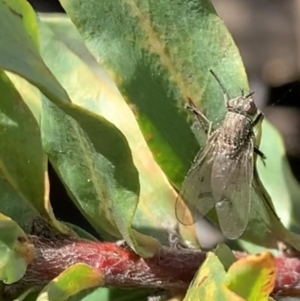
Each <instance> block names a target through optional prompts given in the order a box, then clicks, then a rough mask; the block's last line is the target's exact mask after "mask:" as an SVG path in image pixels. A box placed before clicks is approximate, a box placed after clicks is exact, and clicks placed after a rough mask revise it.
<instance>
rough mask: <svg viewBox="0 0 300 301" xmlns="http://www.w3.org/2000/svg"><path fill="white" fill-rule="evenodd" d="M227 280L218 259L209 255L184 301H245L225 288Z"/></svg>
mask: <svg viewBox="0 0 300 301" xmlns="http://www.w3.org/2000/svg"><path fill="white" fill-rule="evenodd" d="M225 278H226V272H225V269H224V266H223V265H222V263H221V262H220V261H219V259H218V257H217V256H216V255H215V254H213V253H208V254H207V258H206V260H205V261H204V263H203V264H202V265H201V268H200V270H199V271H198V272H197V274H196V276H195V278H194V280H193V281H192V283H191V285H190V287H189V289H188V291H187V294H186V296H185V298H184V300H183V301H197V300H218V301H229V300H230V301H244V299H242V298H240V297H239V296H237V295H235V294H234V293H232V292H230V291H229V290H228V289H227V288H226V287H225V286H224V281H225Z"/></svg>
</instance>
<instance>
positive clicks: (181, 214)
mask: <svg viewBox="0 0 300 301" xmlns="http://www.w3.org/2000/svg"><path fill="white" fill-rule="evenodd" d="M212 151H213V148H212V145H211V144H210V143H208V144H207V145H206V147H205V148H204V150H203V152H200V153H199V154H198V155H197V156H196V158H195V160H194V164H193V165H192V167H191V169H190V170H189V172H188V174H187V176H186V177H185V179H184V181H183V183H182V186H181V190H180V193H179V195H178V197H177V200H176V205H175V213H176V218H177V220H178V221H179V222H180V223H181V224H183V225H186V226H188V225H192V224H193V223H195V222H197V220H198V219H200V218H203V216H205V215H206V214H207V213H208V211H209V210H211V209H212V208H213V207H214V205H215V202H214V199H213V196H212V191H211V173H212V164H213V160H211V158H212Z"/></svg>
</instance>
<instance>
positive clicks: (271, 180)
mask: <svg viewBox="0 0 300 301" xmlns="http://www.w3.org/2000/svg"><path fill="white" fill-rule="evenodd" d="M262 135H263V136H262V143H261V145H260V150H261V151H262V152H263V153H264V154H265V155H266V157H267V160H266V166H264V165H263V163H262V162H261V161H260V160H259V161H258V164H257V167H258V171H259V175H260V179H261V181H262V183H263V184H264V186H265V187H266V189H267V191H268V193H269V194H270V196H271V198H272V201H273V204H274V206H275V209H276V212H277V213H278V215H279V216H280V219H281V221H282V223H283V224H284V225H285V226H287V227H293V226H294V227H295V226H296V228H297V229H299V218H298V216H299V214H300V207H299V205H298V203H299V202H298V198H299V194H300V185H299V183H298V182H297V180H296V179H295V177H294V176H293V174H292V172H291V169H290V166H289V163H288V161H287V158H286V154H285V149H284V143H283V140H282V137H280V136H279V134H278V131H277V130H275V128H274V127H272V126H271V125H270V124H269V123H264V125H263V131H262ZM279 183H280V185H278V184H279Z"/></svg>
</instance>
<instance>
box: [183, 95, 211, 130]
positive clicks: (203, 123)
mask: <svg viewBox="0 0 300 301" xmlns="http://www.w3.org/2000/svg"><path fill="white" fill-rule="evenodd" d="M185 108H186V109H188V110H189V111H191V112H192V113H193V114H194V115H195V116H196V118H197V120H198V122H199V124H200V126H201V128H202V129H203V130H204V132H205V133H206V134H207V136H210V134H211V130H212V122H210V121H209V120H208V119H207V118H206V117H205V116H204V114H203V113H201V112H200V111H199V110H198V109H197V108H196V106H195V104H194V102H193V101H192V99H191V98H189V97H188V104H187V105H186V106H185Z"/></svg>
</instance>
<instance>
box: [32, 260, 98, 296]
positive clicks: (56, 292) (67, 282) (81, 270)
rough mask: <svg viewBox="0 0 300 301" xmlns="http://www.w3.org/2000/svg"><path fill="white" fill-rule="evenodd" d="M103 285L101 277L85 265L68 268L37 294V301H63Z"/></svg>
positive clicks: (79, 264)
mask: <svg viewBox="0 0 300 301" xmlns="http://www.w3.org/2000/svg"><path fill="white" fill-rule="evenodd" d="M102 284H103V275H101V274H100V273H99V272H97V271H95V270H93V269H92V268H91V267H89V266H88V265H86V264H81V263H78V264H76V265H73V266H71V267H69V268H68V269H67V270H65V271H64V272H62V273H61V274H60V275H59V276H57V277H56V278H55V279H53V280H52V281H51V282H50V283H49V284H48V285H47V286H46V287H45V288H44V289H43V290H42V291H41V293H40V294H39V296H38V298H37V301H64V300H67V299H68V298H69V297H70V296H73V295H76V294H77V293H78V292H80V291H82V290H85V289H89V288H92V287H95V286H100V285H102Z"/></svg>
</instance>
